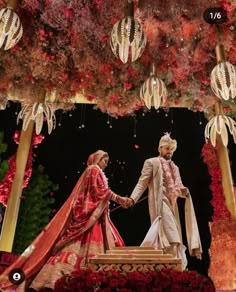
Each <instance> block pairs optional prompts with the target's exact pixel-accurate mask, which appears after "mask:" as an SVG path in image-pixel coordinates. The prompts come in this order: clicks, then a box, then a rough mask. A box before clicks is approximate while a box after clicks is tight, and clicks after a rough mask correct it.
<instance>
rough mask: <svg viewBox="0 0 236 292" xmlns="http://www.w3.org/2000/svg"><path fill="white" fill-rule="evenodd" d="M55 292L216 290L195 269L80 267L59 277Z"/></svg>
mask: <svg viewBox="0 0 236 292" xmlns="http://www.w3.org/2000/svg"><path fill="white" fill-rule="evenodd" d="M53 291H55V292H56V291H61V292H62V291H71V292H72V291H91V292H92V291H96V292H102V291H103V292H105V291H106V292H112V291H114V292H115V291H120V292H133V291H136V292H142V291H175V292H182V291H185V292H192V291H196V292H200V291H207V292H213V291H215V289H214V286H213V284H212V283H211V282H210V280H209V279H208V278H206V277H205V276H202V275H200V274H198V273H197V272H195V271H184V272H180V271H175V270H172V269H162V270H160V271H149V272H147V273H144V272H129V273H126V272H118V271H112V270H111V271H107V272H104V271H99V272H94V271H91V270H77V271H75V272H72V273H71V274H70V275H66V276H64V277H62V278H60V279H58V280H57V282H56V283H55V287H54V290H53Z"/></svg>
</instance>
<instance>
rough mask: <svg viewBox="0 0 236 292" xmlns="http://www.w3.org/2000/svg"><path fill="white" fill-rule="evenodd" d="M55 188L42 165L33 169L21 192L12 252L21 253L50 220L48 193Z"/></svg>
mask: <svg viewBox="0 0 236 292" xmlns="http://www.w3.org/2000/svg"><path fill="white" fill-rule="evenodd" d="M57 189H58V185H55V184H53V182H51V181H50V178H49V176H48V175H46V174H45V173H44V167H43V166H42V165H39V166H38V167H37V168H36V169H33V171H32V176H31V179H30V182H29V184H28V187H27V188H26V189H24V190H23V193H22V197H23V199H22V201H21V205H20V211H19V217H18V222H17V227H16V233H15V240H14V246H13V252H14V253H17V254H21V253H22V252H23V251H24V250H25V249H26V248H27V247H28V246H29V245H30V243H31V242H32V241H33V240H34V238H35V237H36V236H37V235H38V234H39V233H40V232H41V231H42V229H43V228H44V227H45V226H46V225H47V223H48V222H49V221H50V219H51V218H52V216H53V214H52V211H51V207H52V205H53V203H54V198H53V197H52V196H50V193H51V192H54V191H56V190H57Z"/></svg>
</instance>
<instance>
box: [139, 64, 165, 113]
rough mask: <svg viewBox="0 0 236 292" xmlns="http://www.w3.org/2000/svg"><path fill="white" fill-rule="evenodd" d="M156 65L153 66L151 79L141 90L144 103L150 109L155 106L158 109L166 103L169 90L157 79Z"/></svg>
mask: <svg viewBox="0 0 236 292" xmlns="http://www.w3.org/2000/svg"><path fill="white" fill-rule="evenodd" d="M155 71H156V69H155V65H154V64H152V71H151V73H150V77H149V78H148V79H147V80H146V81H145V82H144V84H143V85H142V87H141V88H140V98H141V99H142V100H143V101H144V103H145V105H146V107H147V108H148V109H150V108H151V106H154V107H155V109H158V108H159V107H160V106H161V104H164V103H165V102H166V98H167V89H166V86H165V83H164V82H163V81H162V80H160V79H159V78H157V77H156V72H155Z"/></svg>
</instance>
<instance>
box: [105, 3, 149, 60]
mask: <svg viewBox="0 0 236 292" xmlns="http://www.w3.org/2000/svg"><path fill="white" fill-rule="evenodd" d="M146 43H147V40H146V35H145V32H144V30H143V28H142V25H141V24H140V23H139V22H138V21H137V20H136V19H135V18H134V3H133V1H132V0H128V9H127V13H126V16H125V17H124V18H123V19H122V20H120V21H118V22H117V23H116V24H115V25H114V27H113V29H112V32H111V38H110V46H111V49H112V52H113V54H114V55H115V56H116V57H117V58H118V57H119V58H120V60H121V61H122V62H123V63H127V61H128V59H129V56H130V55H131V61H132V62H134V61H135V60H137V59H138V58H139V57H140V56H141V55H142V53H143V51H144V48H145V46H146Z"/></svg>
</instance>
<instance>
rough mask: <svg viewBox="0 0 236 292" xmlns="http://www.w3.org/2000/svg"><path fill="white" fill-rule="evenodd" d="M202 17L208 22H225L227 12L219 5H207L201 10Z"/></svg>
mask: <svg viewBox="0 0 236 292" xmlns="http://www.w3.org/2000/svg"><path fill="white" fill-rule="evenodd" d="M203 19H204V20H205V22H207V23H209V24H221V23H224V22H226V21H227V20H228V19H227V13H226V11H225V10H224V9H223V8H221V7H209V8H207V9H206V10H205V11H204V12H203Z"/></svg>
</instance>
